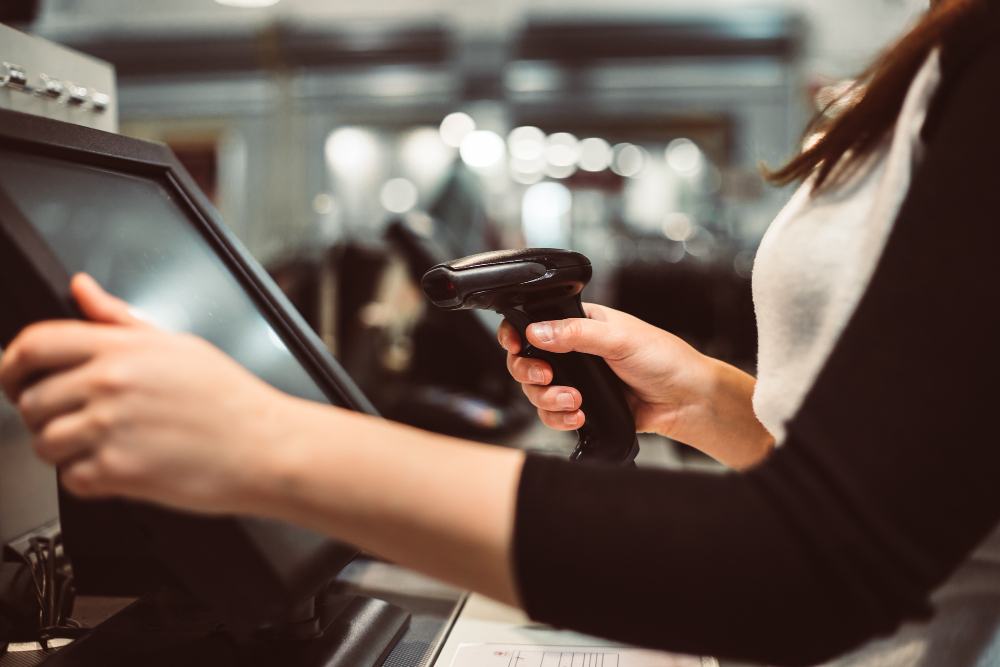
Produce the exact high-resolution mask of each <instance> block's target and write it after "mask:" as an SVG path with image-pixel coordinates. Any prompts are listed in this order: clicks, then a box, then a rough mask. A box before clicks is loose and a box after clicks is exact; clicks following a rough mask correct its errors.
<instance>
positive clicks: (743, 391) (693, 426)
mask: <svg viewBox="0 0 1000 667" xmlns="http://www.w3.org/2000/svg"><path fill="white" fill-rule="evenodd" d="M700 365H701V369H700V372H699V379H698V381H697V382H696V384H697V385H698V388H699V389H698V391H692V392H691V393H690V394H689V400H688V401H687V402H686V403H685V405H684V406H683V407H682V408H681V409H680V410H678V412H677V416H676V419H675V420H674V422H673V423H672V425H671V430H670V432H669V433H666V434H665V435H668V436H669V437H671V438H674V439H675V440H679V441H680V442H684V443H688V444H691V445H692V446H694V447H697V448H698V449H700V450H701V451H703V452H705V453H706V454H708V455H709V456H711V457H712V458H714V459H717V460H718V461H721V462H722V463H724V464H726V465H727V466H729V467H731V468H734V469H736V470H744V469H746V468H749V467H752V466H754V465H756V464H757V463H760V462H761V461H762V460H763V459H765V458H766V457H767V456H768V454H770V453H771V450H772V449H774V436H772V435H771V434H770V433H769V432H768V430H767V429H766V428H764V425H763V424H761V423H760V421H759V420H758V419H757V415H756V414H755V413H754V410H753V391H754V386H755V384H756V382H757V381H756V379H755V378H754V377H753V376H751V375H749V374H748V373H744V372H743V371H741V370H739V369H738V368H736V367H734V366H731V365H729V364H727V363H724V362H722V361H719V360H718V359H713V358H711V357H704V358H703V363H702V364H700Z"/></svg>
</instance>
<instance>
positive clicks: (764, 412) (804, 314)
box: [753, 51, 941, 444]
mask: <svg viewBox="0 0 1000 667" xmlns="http://www.w3.org/2000/svg"><path fill="white" fill-rule="evenodd" d="M940 77H941V69H940V63H939V57H938V53H937V51H935V52H934V53H932V54H931V55H930V57H929V58H928V60H927V62H926V63H925V64H924V66H923V68H922V69H921V70H920V72H919V73H918V74H917V76H916V78H915V79H914V81H913V84H912V85H911V87H910V90H909V93H908V94H907V97H906V100H905V102H904V104H903V109H902V112H901V113H900V116H899V120H898V121H897V123H896V127H895V130H894V131H893V132H892V133H891V136H890V137H888V138H887V139H886V141H885V142H884V144H883V145H882V146H881V148H879V149H878V150H876V151H875V153H873V154H872V156H871V157H870V158H869V159H868V160H867V162H866V164H865V166H864V167H863V168H861V169H859V170H857V172H856V173H854V174H853V175H852V177H851V178H850V180H848V181H847V182H846V183H845V184H843V185H841V186H838V187H837V188H836V189H831V191H829V192H823V191H821V192H820V193H818V194H816V195H813V194H812V192H811V189H812V188H811V186H810V184H809V183H806V184H805V185H803V186H802V187H801V188H800V189H799V191H798V192H797V193H796V194H795V195H794V196H793V197H792V199H791V201H790V202H789V203H788V205H787V206H786V207H785V208H784V210H783V211H782V212H781V213H780V214H779V215H778V217H777V218H776V219H775V220H774V222H773V223H771V226H770V228H769V229H768V230H767V233H766V234H765V235H764V239H763V241H761V244H760V248H759V249H758V251H757V258H756V260H755V262H754V270H753V300H754V308H755V310H756V313H757V329H758V337H759V356H758V360H757V387H756V390H755V391H754V396H753V406H754V410H755V411H756V413H757V418H758V419H760V421H761V423H762V424H764V426H765V427H766V428H767V430H769V431H770V432H771V434H772V435H774V436H775V438H776V439H777V441H778V443H779V444H780V443H781V441H782V440H784V438H785V423H786V422H787V421H788V420H790V419H791V418H792V416H793V415H794V414H795V412H796V411H797V410H798V408H799V406H800V405H801V404H802V401H803V399H804V398H805V395H806V393H807V392H808V391H809V388H810V387H811V386H812V384H813V382H814V381H815V379H816V376H817V375H818V374H819V371H820V369H821V368H822V367H823V363H824V362H825V361H826V359H827V357H828V356H829V355H830V352H831V351H832V350H833V346H834V344H835V343H836V342H837V338H838V337H839V336H840V333H841V332H842V331H843V329H844V327H845V325H846V324H847V321H848V319H850V317H851V314H852V313H853V312H854V310H855V308H856V307H857V304H858V301H859V300H860V298H861V294H862V293H863V292H864V289H865V286H866V285H867V284H868V281H869V280H870V279H871V275H872V272H873V271H874V269H875V265H876V263H877V262H878V259H879V257H880V256H881V254H882V249H883V248H884V247H885V242H886V239H887V238H888V235H889V232H890V231H891V230H892V225H893V223H894V221H895V219H896V216H897V214H898V213H899V209H900V206H901V205H902V203H903V199H904V198H905V197H906V193H907V190H908V189H909V186H910V177H911V174H912V173H913V171H914V169H915V168H916V166H917V165H918V164H919V162H920V159H921V156H922V152H923V144H922V142H921V139H920V130H921V128H922V127H923V124H924V118H925V116H926V113H927V108H928V106H929V104H930V100H931V97H932V95H933V94H934V91H935V90H936V89H937V86H938V82H939V80H940Z"/></svg>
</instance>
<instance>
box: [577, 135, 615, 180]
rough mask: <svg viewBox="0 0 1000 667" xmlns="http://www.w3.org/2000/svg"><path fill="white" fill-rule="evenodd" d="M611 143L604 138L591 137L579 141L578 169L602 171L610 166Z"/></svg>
mask: <svg viewBox="0 0 1000 667" xmlns="http://www.w3.org/2000/svg"><path fill="white" fill-rule="evenodd" d="M611 159H612V154H611V144H609V143H608V142H606V141H605V140H604V139H600V138H598V137H591V138H589V139H584V140H583V141H581V142H580V161H579V163H578V164H579V165H580V169H583V170H584V171H592V172H597V171H604V170H605V169H607V168H608V167H610V166H611Z"/></svg>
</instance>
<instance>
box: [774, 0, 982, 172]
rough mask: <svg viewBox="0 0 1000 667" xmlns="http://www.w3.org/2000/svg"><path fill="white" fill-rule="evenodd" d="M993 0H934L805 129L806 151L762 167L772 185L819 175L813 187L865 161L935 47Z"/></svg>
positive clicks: (889, 127) (944, 41)
mask: <svg viewBox="0 0 1000 667" xmlns="http://www.w3.org/2000/svg"><path fill="white" fill-rule="evenodd" d="M993 1H994V0H932V2H931V8H930V9H929V10H928V11H927V12H926V13H925V14H924V16H923V17H922V19H921V20H920V21H919V22H918V23H917V25H916V26H914V28H913V29H912V30H910V32H908V33H907V34H906V35H904V36H903V37H902V38H901V39H899V40H898V41H897V42H896V43H895V44H893V45H891V46H890V47H889V48H888V49H887V50H886V51H884V52H883V53H882V54H881V55H880V56H879V57H878V58H877V59H876V60H875V62H874V63H873V64H872V65H871V66H870V67H869V68H868V69H867V70H865V71H864V72H862V74H861V75H860V76H859V77H858V78H857V80H856V81H855V82H854V83H853V84H852V85H850V86H849V87H847V88H846V89H845V90H843V91H840V93H839V94H838V95H836V96H835V97H834V99H832V100H830V101H829V102H828V103H826V105H825V106H824V108H823V109H822V110H821V111H820V113H819V114H818V115H817V116H816V117H815V118H814V119H813V121H812V122H811V123H810V124H809V126H808V127H807V128H806V132H805V137H807V139H806V140H805V141H804V142H803V148H802V151H801V152H800V153H799V154H798V155H797V156H795V157H794V158H792V159H791V160H790V161H789V162H788V163H787V164H786V165H785V166H783V167H781V168H780V169H777V170H774V171H770V170H768V169H766V168H765V169H763V170H762V171H763V173H764V177H765V178H766V179H767V181H768V182H769V183H771V184H772V185H777V186H781V185H788V184H789V183H793V182H796V181H802V180H805V179H806V178H808V177H810V176H811V175H813V174H815V179H814V181H813V187H814V189H819V188H820V187H822V186H823V184H824V183H827V184H833V183H836V182H837V181H839V180H840V178H841V177H842V176H844V175H846V174H848V173H850V172H851V170H852V168H853V167H855V166H857V165H858V164H860V163H861V162H862V161H863V160H864V158H866V157H867V156H868V155H869V154H870V153H871V151H872V149H874V148H875V147H876V146H877V145H878V144H879V143H880V142H881V140H882V138H883V137H884V136H885V135H886V133H887V132H888V131H889V130H891V129H892V128H893V126H894V125H895V124H896V118H897V117H898V116H899V112H900V110H901V109H902V108H903V101H904V100H905V98H906V94H907V92H908V91H909V89H910V84H911V83H912V82H913V79H914V77H915V76H916V75H917V72H918V71H919V70H920V68H921V66H923V64H924V62H926V60H927V57H928V56H929V55H930V53H931V51H932V50H933V49H934V48H935V47H937V46H939V45H942V44H947V43H948V42H949V41H951V40H952V39H953V38H954V37H955V36H956V35H958V34H959V33H960V32H961V31H962V30H963V28H964V27H965V26H966V25H968V24H969V23H970V22H971V21H974V20H975V18H976V16H977V15H979V14H980V13H981V12H985V10H986V9H987V5H988V3H990V2H993ZM831 176H832V178H831Z"/></svg>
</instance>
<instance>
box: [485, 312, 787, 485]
mask: <svg viewBox="0 0 1000 667" xmlns="http://www.w3.org/2000/svg"><path fill="white" fill-rule="evenodd" d="M584 309H585V310H586V312H587V317H588V319H567V320H555V321H552V322H538V323H536V324H533V325H532V326H530V327H528V341H529V342H530V343H531V344H532V345H534V346H536V347H538V348H540V349H542V350H547V351H549V352H559V353H565V352H583V353H587V354H594V355H597V356H600V357H603V358H604V359H605V360H606V361H607V362H608V365H609V366H610V367H611V370H613V371H614V372H615V373H616V374H617V375H618V377H620V378H621V379H622V381H623V382H624V383H625V385H626V390H625V393H626V398H627V399H628V402H629V405H630V407H631V408H632V413H633V415H634V417H635V423H636V430H638V431H640V432H650V433H659V434H661V435H665V436H667V437H670V438H673V439H675V440H679V441H681V442H685V443H687V444H690V445H692V446H693V447H697V448H698V449H700V450H702V451H704V452H705V453H706V454H709V455H710V456H713V457H714V458H716V459H718V460H720V461H722V462H723V463H726V464H727V465H729V466H732V467H734V468H745V467H748V466H750V465H753V464H754V463H756V462H758V461H759V460H761V459H762V458H764V457H765V456H766V455H767V453H768V452H769V451H770V449H771V448H772V447H773V445H774V438H773V437H771V435H770V433H768V432H767V430H766V429H765V428H764V427H763V425H761V423H760V422H759V421H758V420H757V418H756V416H755V415H754V412H753V405H752V397H753V387H754V383H755V380H754V378H753V377H751V376H750V375H747V374H746V373H744V372H742V371H740V370H738V369H736V368H734V367H732V366H730V365H728V364H724V363H722V362H720V361H718V360H716V359H712V358H710V357H706V356H704V355H702V354H701V353H699V352H698V351H697V350H695V349H694V348H693V347H691V346H690V345H688V344H687V343H685V342H684V341H683V340H681V339H680V338H678V337H677V336H674V335H673V334H670V333H667V332H666V331H663V330H662V329H658V328H656V327H654V326H651V325H649V324H646V323H645V322H643V321H642V320H639V319H637V318H635V317H632V316H631V315H627V314H625V313H622V312H619V311H617V310H613V309H611V308H605V307H603V306H598V305H595V304H584ZM498 338H499V340H500V344H501V345H503V347H504V349H506V350H507V352H508V354H507V368H508V369H509V370H510V373H511V375H513V376H514V379H516V380H517V381H518V382H520V383H521V386H522V388H523V390H524V393H525V394H526V395H527V396H528V399H529V400H530V401H531V402H532V403H533V404H534V405H535V406H536V407H537V408H538V414H539V416H540V417H541V419H542V421H543V422H544V423H545V424H546V425H548V426H550V427H551V428H554V429H557V430H564V431H565V430H572V429H577V428H579V427H580V426H581V425H582V424H583V423H584V421H585V420H586V415H585V414H584V412H583V411H582V410H581V409H580V406H581V404H582V402H583V398H584V397H582V396H581V395H580V392H579V391H577V390H576V389H575V388H572V387H560V386H550V384H549V383H551V382H552V368H551V366H549V364H547V363H546V362H544V361H540V360H537V359H527V358H523V357H518V356H516V355H517V353H518V352H519V351H520V350H521V341H520V339H519V338H518V335H517V333H516V332H515V331H514V328H513V327H512V326H510V324H508V323H507V322H504V323H503V324H501V325H500V329H499V331H498Z"/></svg>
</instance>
